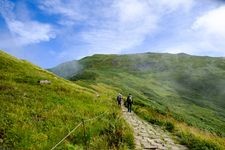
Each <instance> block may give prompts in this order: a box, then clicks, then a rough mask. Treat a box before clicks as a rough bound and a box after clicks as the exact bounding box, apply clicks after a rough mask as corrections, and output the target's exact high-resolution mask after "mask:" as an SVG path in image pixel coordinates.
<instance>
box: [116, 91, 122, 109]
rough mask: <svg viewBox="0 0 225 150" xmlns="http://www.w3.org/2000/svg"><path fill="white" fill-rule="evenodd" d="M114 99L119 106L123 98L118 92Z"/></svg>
mask: <svg viewBox="0 0 225 150" xmlns="http://www.w3.org/2000/svg"><path fill="white" fill-rule="evenodd" d="M116 99H117V103H118V106H120V107H121V102H122V99H123V97H122V94H120V93H119V94H118V96H117V98H116Z"/></svg>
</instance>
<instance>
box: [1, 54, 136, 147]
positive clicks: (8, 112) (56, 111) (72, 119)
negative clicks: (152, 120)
mask: <svg viewBox="0 0 225 150" xmlns="http://www.w3.org/2000/svg"><path fill="white" fill-rule="evenodd" d="M40 80H48V81H51V83H50V84H40V83H39V82H38V81H40ZM0 82H1V84H0V102H1V107H0V124H1V126H0V149H50V148H52V147H53V146H54V145H55V144H57V143H58V142H59V141H60V140H61V139H62V138H63V137H64V136H66V135H67V134H68V133H69V132H70V131H71V130H72V129H73V128H74V127H75V126H77V125H78V124H79V123H80V122H82V120H86V119H90V118H93V117H96V116H98V115H101V114H102V113H104V114H103V115H102V116H101V117H100V118H98V119H95V120H93V121H89V122H85V124H84V125H82V126H80V127H79V128H78V129H77V130H76V131H75V132H74V133H72V134H71V135H70V136H69V137H68V138H67V139H66V140H65V141H63V142H62V143H61V144H60V145H59V146H58V147H57V148H59V149H85V148H90V149H128V148H131V149H132V148H133V147H134V144H133V135H132V130H131V129H130V128H129V127H128V125H127V124H126V123H125V121H124V120H123V119H122V118H121V112H120V111H119V109H118V107H117V106H116V105H115V102H114V96H115V91H114V90H113V89H110V88H108V86H107V85H105V84H93V85H91V84H89V87H90V88H86V87H84V86H81V85H78V84H74V83H72V82H70V81H67V80H64V79H62V78H60V77H58V76H55V75H54V74H52V73H50V72H48V71H46V70H43V69H41V68H39V67H37V66H34V65H32V64H30V63H29V62H27V61H24V60H19V59H16V58H14V57H12V56H10V55H8V54H6V53H4V52H2V51H0ZM105 91H106V92H105ZM105 139H107V140H105Z"/></svg>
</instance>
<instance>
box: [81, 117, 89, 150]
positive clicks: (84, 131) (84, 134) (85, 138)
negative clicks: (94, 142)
mask: <svg viewBox="0 0 225 150" xmlns="http://www.w3.org/2000/svg"><path fill="white" fill-rule="evenodd" d="M82 125H83V142H84V147H85V150H87V149H88V148H87V136H86V128H85V124H84V119H82Z"/></svg>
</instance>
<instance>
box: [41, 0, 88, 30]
mask: <svg viewBox="0 0 225 150" xmlns="http://www.w3.org/2000/svg"><path fill="white" fill-rule="evenodd" d="M79 4H80V3H79V1H74V0H66V1H63V0H42V1H40V2H39V8H40V9H42V10H43V11H45V12H48V13H49V14H53V15H61V19H60V20H59V23H60V24H62V25H69V26H71V25H74V23H76V21H77V20H83V19H85V18H86V17H85V15H83V14H82V13H80V12H79V11H80V7H79Z"/></svg>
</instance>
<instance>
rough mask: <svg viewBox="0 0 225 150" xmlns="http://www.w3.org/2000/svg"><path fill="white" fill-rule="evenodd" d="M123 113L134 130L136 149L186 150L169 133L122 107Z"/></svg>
mask: <svg viewBox="0 0 225 150" xmlns="http://www.w3.org/2000/svg"><path fill="white" fill-rule="evenodd" d="M122 110H123V115H124V118H125V119H126V121H127V122H128V123H129V124H130V126H131V127H132V128H133V130H134V137H135V144H136V149H137V150H142V149H150V150H151V149H152V150H187V149H188V148H186V147H185V146H183V145H180V144H177V143H176V142H175V141H174V140H173V139H172V137H171V135H170V134H169V133H168V132H166V131H164V130H162V129H160V128H159V127H158V126H154V125H151V124H149V123H147V122H146V121H144V120H142V119H140V118H139V117H138V116H137V115H135V113H133V112H132V113H129V112H127V109H126V108H125V107H122Z"/></svg>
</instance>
